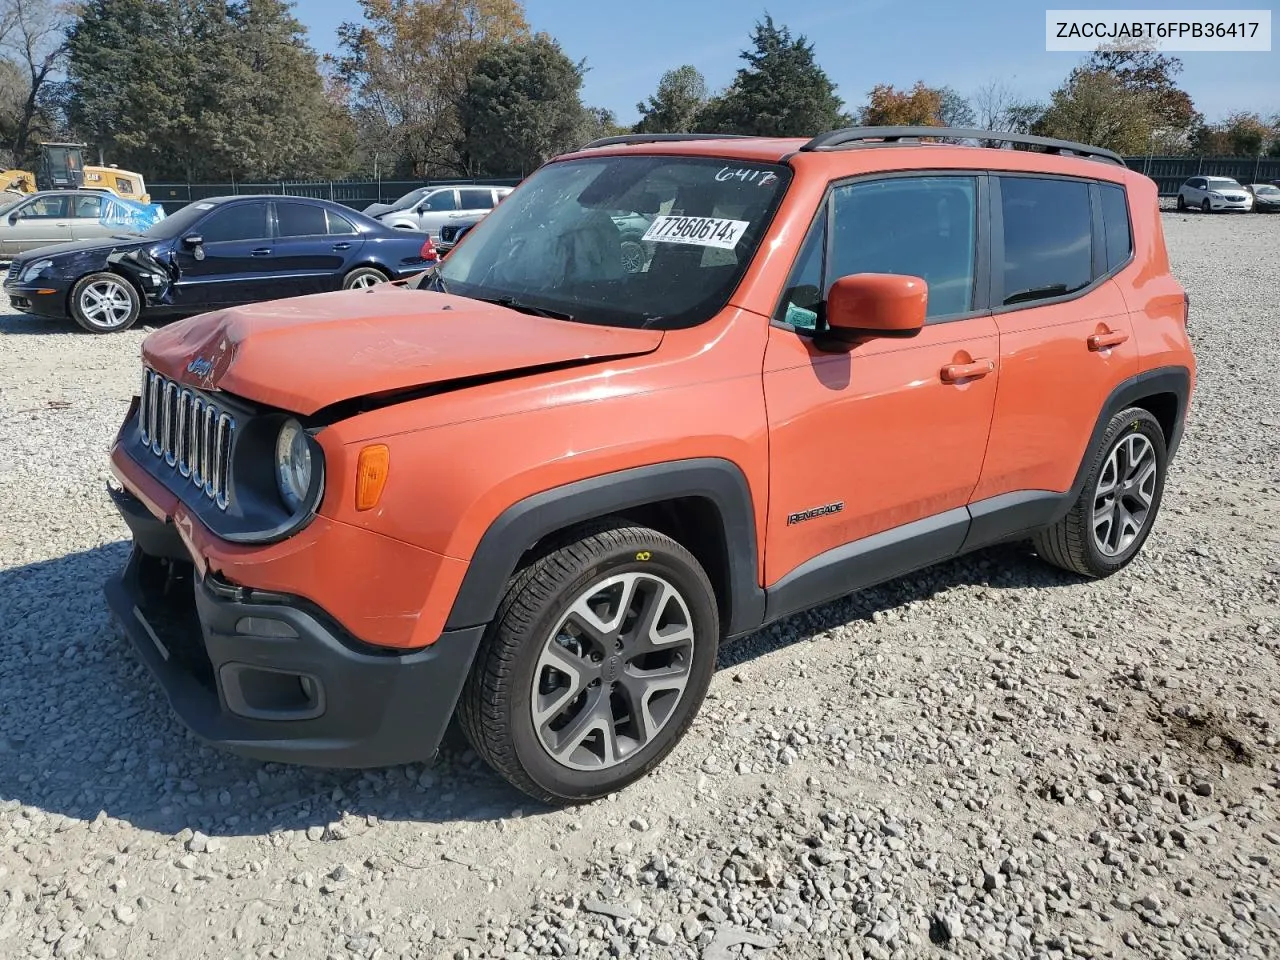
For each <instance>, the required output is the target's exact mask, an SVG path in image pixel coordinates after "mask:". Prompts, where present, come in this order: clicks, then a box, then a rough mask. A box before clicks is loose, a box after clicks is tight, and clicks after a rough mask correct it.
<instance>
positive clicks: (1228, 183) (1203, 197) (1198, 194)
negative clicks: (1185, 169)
mask: <svg viewBox="0 0 1280 960" xmlns="http://www.w3.org/2000/svg"><path fill="white" fill-rule="evenodd" d="M1188 207H1196V208H1197V209H1199V210H1202V211H1204V212H1205V213H1210V212H1211V211H1217V210H1238V211H1240V212H1242V213H1248V212H1249V211H1250V210H1252V209H1253V196H1252V195H1251V194H1250V193H1249V191H1248V190H1246V189H1245V188H1244V187H1242V186H1241V185H1240V184H1239V182H1238V181H1236V180H1232V179H1231V178H1230V177H1192V178H1191V179H1190V180H1188V181H1187V182H1186V183H1184V184H1183V185H1182V186H1180V187H1179V188H1178V209H1179V210H1186V209H1187V208H1188Z"/></svg>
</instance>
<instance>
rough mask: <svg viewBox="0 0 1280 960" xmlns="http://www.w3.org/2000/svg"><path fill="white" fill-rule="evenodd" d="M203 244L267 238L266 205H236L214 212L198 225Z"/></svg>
mask: <svg viewBox="0 0 1280 960" xmlns="http://www.w3.org/2000/svg"><path fill="white" fill-rule="evenodd" d="M199 233H200V236H201V237H202V238H203V239H204V242H205V243H225V242H227V241H230V240H263V239H266V236H267V205H266V203H237V204H235V205H234V206H230V207H223V208H222V209H220V210H215V211H214V212H213V213H211V214H209V216H208V217H207V218H206V219H205V220H204V222H203V223H201V224H200V227H199Z"/></svg>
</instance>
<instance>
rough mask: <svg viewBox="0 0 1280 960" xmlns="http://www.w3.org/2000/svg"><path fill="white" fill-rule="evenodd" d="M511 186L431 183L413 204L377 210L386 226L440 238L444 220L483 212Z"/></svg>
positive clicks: (492, 206) (461, 218) (445, 222)
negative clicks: (432, 184) (381, 211)
mask: <svg viewBox="0 0 1280 960" xmlns="http://www.w3.org/2000/svg"><path fill="white" fill-rule="evenodd" d="M511 190H512V188H511V187H432V188H430V189H429V190H427V191H426V192H425V193H424V194H423V195H422V198H421V199H420V200H418V201H417V202H416V203H414V204H413V205H412V206H410V207H407V208H405V209H402V210H392V211H388V212H387V213H382V214H378V215H377V219H378V220H380V221H381V222H383V223H385V224H386V225H387V226H389V227H396V228H397V229H400V230H420V231H422V232H423V233H427V234H430V235H431V239H432V241H433V242H434V241H438V240H439V239H440V228H441V227H443V226H444V225H445V224H447V223H457V222H458V221H470V220H474V219H476V218H477V217H482V216H484V215H485V214H486V213H488V212H489V211H490V210H492V209H493V208H494V207H495V206H497V204H498V201H500V200H501V199H502V198H503V197H505V196H506V195H507V194H509V193H510V192H511Z"/></svg>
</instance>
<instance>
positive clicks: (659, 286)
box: [433, 156, 791, 330]
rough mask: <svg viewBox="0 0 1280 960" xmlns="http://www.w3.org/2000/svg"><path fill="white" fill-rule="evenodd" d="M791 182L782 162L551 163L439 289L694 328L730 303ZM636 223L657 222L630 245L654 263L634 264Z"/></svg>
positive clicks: (592, 317)
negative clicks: (630, 229) (630, 228)
mask: <svg viewBox="0 0 1280 960" xmlns="http://www.w3.org/2000/svg"><path fill="white" fill-rule="evenodd" d="M790 179H791V171H790V169H789V168H787V167H785V166H782V165H779V164H770V163H756V162H747V161H738V160H719V159H711V158H702V157H684V156H668V157H662V156H602V157H591V158H585V159H579V160H564V161H558V162H554V163H550V164H548V165H546V166H544V167H543V168H541V169H540V170H538V171H537V172H536V173H534V174H533V175H532V176H530V177H529V178H528V179H527V180H526V181H525V182H524V183H523V184H522V185H521V186H520V188H519V189H517V190H516V191H515V192H514V193H512V194H511V195H510V196H509V197H507V198H506V199H505V200H503V201H502V203H500V204H498V205H497V206H496V207H494V209H493V212H492V213H490V214H488V215H487V216H486V217H485V218H484V219H483V220H481V221H480V222H479V224H477V225H476V226H475V227H474V228H473V229H472V230H471V232H470V233H469V234H468V235H467V237H468V239H467V242H466V243H465V244H463V245H462V246H459V247H457V248H455V250H454V252H453V253H451V254H450V255H449V257H448V258H447V259H446V260H445V261H444V262H443V263H442V264H441V266H440V267H439V268H437V270H436V272H435V275H434V280H433V284H434V285H436V286H443V287H444V288H445V289H447V290H448V291H450V292H454V293H457V294H459V295H461V296H465V297H473V298H477V299H497V300H514V301H517V302H518V303H519V304H521V305H522V306H526V307H529V308H535V309H541V310H543V311H555V312H556V313H558V314H562V315H568V316H570V317H572V319H575V320H580V321H582V322H587V323H603V324H612V325H617V326H632V327H650V328H655V329H663V330H670V329H677V328H681V327H688V326H693V325H696V324H699V323H702V322H704V321H705V320H708V319H709V318H710V317H711V316H713V315H714V314H715V313H716V312H717V311H719V310H720V309H721V308H723V307H724V305H725V304H726V303H727V302H728V299H729V296H730V294H731V293H732V292H733V290H734V289H735V288H736V287H737V285H738V282H739V281H740V280H741V279H742V276H743V274H744V273H745V272H746V269H747V266H748V264H750V262H751V258H752V257H753V256H754V255H755V252H756V249H757V247H758V246H759V244H760V240H761V238H762V237H763V236H764V233H765V230H766V229H767V228H768V225H769V222H770V221H771V220H772V218H773V214H774V211H775V210H776V209H777V206H778V203H779V202H780V201H781V199H782V195H783V193H784V191H785V190H786V187H787V184H788V183H789V182H790ZM629 223H638V224H647V226H645V227H644V232H643V234H641V235H640V236H639V237H638V238H637V239H634V240H632V239H628V240H627V242H628V244H636V243H638V244H639V245H640V246H642V247H643V248H644V249H645V254H646V256H645V257H644V258H635V257H633V258H631V260H632V262H631V263H630V264H628V259H627V257H626V256H625V255H624V244H623V240H624V238H623V227H624V226H626V225H627V224H629ZM620 224H622V225H623V226H620ZM630 236H631V235H630V234H628V237H629V238H630ZM627 249H631V248H630V247H628V248H627ZM631 252H632V253H634V250H631Z"/></svg>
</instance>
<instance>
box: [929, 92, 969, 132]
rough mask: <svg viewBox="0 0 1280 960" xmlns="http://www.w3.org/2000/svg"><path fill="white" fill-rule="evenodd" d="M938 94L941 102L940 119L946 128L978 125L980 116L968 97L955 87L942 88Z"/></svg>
mask: <svg viewBox="0 0 1280 960" xmlns="http://www.w3.org/2000/svg"><path fill="white" fill-rule="evenodd" d="M938 94H939V98H940V101H941V102H940V104H939V107H938V119H939V120H940V121H941V123H942V125H943V126H944V127H958V128H966V127H973V126H975V125H976V124H977V122H978V115H977V113H976V112H974V109H973V104H972V103H970V102H969V98H968V97H966V96H964V94H962V93H960V91H958V90H956V89H955V88H954V87H942V88H941V89H940V90H939V91H938Z"/></svg>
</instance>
